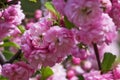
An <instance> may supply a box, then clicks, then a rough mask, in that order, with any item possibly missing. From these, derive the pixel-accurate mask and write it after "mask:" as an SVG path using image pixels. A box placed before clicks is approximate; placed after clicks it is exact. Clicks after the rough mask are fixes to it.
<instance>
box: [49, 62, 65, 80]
mask: <svg viewBox="0 0 120 80" xmlns="http://www.w3.org/2000/svg"><path fill="white" fill-rule="evenodd" d="M52 70H53V72H54V74H53V75H52V76H50V77H49V78H48V79H47V80H58V79H59V80H67V78H66V71H65V69H64V68H63V66H62V65H60V64H56V65H55V66H53V67H52Z"/></svg>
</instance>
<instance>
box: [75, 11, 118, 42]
mask: <svg viewBox="0 0 120 80" xmlns="http://www.w3.org/2000/svg"><path fill="white" fill-rule="evenodd" d="M75 34H76V39H77V40H78V41H80V42H83V43H84V44H91V43H92V42H93V43H98V44H101V43H104V42H105V43H107V44H109V43H111V42H112V41H113V40H114V38H115V37H116V34H117V31H116V26H115V24H114V23H113V21H112V19H111V18H110V17H109V16H108V15H107V14H104V13H103V14H102V16H101V18H99V20H97V21H96V22H95V23H90V24H88V25H86V26H84V28H81V29H80V30H79V31H76V32H75ZM86 36H87V37H86Z"/></svg>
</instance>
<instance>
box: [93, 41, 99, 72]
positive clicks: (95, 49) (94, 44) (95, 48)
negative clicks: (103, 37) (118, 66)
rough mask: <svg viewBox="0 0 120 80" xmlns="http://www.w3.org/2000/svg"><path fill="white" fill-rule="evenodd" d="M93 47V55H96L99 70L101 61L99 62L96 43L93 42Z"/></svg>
mask: <svg viewBox="0 0 120 80" xmlns="http://www.w3.org/2000/svg"><path fill="white" fill-rule="evenodd" d="M93 47H94V51H95V55H96V59H97V63H98V67H99V70H101V62H100V56H99V51H98V47H97V44H96V43H93Z"/></svg>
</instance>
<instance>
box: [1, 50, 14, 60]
mask: <svg viewBox="0 0 120 80" xmlns="http://www.w3.org/2000/svg"><path fill="white" fill-rule="evenodd" d="M2 53H3V55H4V56H5V58H6V59H7V60H9V59H10V58H11V57H12V56H13V55H14V54H13V53H12V52H10V51H7V50H4V51H2Z"/></svg>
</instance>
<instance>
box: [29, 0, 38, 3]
mask: <svg viewBox="0 0 120 80" xmlns="http://www.w3.org/2000/svg"><path fill="white" fill-rule="evenodd" d="M29 1H31V2H35V3H36V2H37V0H29Z"/></svg>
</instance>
